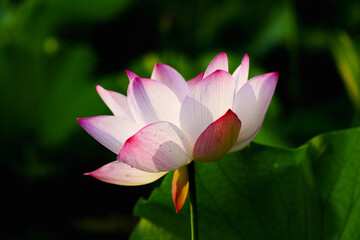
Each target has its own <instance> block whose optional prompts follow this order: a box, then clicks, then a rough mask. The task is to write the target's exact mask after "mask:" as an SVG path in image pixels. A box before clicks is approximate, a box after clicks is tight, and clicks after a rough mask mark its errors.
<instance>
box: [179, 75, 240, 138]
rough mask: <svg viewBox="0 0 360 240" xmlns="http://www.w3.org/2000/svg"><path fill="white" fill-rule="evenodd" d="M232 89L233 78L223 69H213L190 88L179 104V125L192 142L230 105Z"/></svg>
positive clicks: (233, 85) (232, 94)
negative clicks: (212, 71) (180, 104)
mask: <svg viewBox="0 0 360 240" xmlns="http://www.w3.org/2000/svg"><path fill="white" fill-rule="evenodd" d="M234 89H235V83H234V81H233V78H232V77H231V75H230V74H229V73H228V72H225V71H223V70H217V71H215V72H214V73H212V74H211V75H209V76H208V77H206V78H204V79H202V80H200V81H199V82H198V83H197V84H196V85H195V86H194V87H193V88H191V89H190V92H189V93H188V95H187V96H186V97H185V99H184V101H183V103H182V106H181V110H180V125H181V129H182V130H183V131H184V132H185V133H186V135H187V136H188V137H189V140H190V141H191V143H192V144H194V143H195V141H196V140H197V138H198V137H199V136H200V134H201V133H202V132H203V131H204V130H205V128H207V126H209V125H210V124H211V123H212V122H214V121H215V120H216V119H218V118H219V117H221V116H222V115H224V114H225V113H226V111H227V110H228V109H230V108H231V107H232V104H233V96H234Z"/></svg>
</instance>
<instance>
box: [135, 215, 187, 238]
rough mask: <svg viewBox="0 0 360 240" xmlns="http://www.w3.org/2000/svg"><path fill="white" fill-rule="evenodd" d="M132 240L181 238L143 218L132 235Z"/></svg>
mask: <svg viewBox="0 0 360 240" xmlns="http://www.w3.org/2000/svg"><path fill="white" fill-rule="evenodd" d="M131 238H132V239H141V240H180V239H181V238H179V237H177V236H175V235H173V234H171V233H169V232H168V231H166V230H165V229H163V228H161V227H159V226H157V225H155V224H153V223H152V222H149V221H148V220H146V219H144V218H142V219H140V222H139V224H138V225H137V226H136V228H135V230H134V231H133V233H132V235H131Z"/></svg>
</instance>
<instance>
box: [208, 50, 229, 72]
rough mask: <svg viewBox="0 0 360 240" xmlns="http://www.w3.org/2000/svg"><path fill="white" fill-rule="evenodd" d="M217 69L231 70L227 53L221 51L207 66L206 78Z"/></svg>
mask: <svg viewBox="0 0 360 240" xmlns="http://www.w3.org/2000/svg"><path fill="white" fill-rule="evenodd" d="M216 70H224V71H226V72H228V71H229V69H228V59H227V56H226V53H219V54H218V55H217V56H216V57H215V58H214V59H213V60H212V61H211V63H210V64H209V66H208V67H207V69H206V71H205V74H204V78H206V77H207V76H209V75H210V74H212V73H213V72H215V71H216Z"/></svg>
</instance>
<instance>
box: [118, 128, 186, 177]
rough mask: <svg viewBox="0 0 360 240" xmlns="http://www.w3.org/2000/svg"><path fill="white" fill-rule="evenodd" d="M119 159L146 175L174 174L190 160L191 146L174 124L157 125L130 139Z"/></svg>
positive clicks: (142, 130)
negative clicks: (152, 173) (170, 172)
mask: <svg viewBox="0 0 360 240" xmlns="http://www.w3.org/2000/svg"><path fill="white" fill-rule="evenodd" d="M118 160H119V161H122V162H125V163H127V164H129V165H131V166H133V167H135V168H137V169H140V170H143V171H147V172H164V171H172V170H175V169H178V168H180V167H182V166H184V165H186V164H188V163H189V162H190V161H191V147H190V143H189V141H188V140H187V137H186V135H185V134H184V133H183V132H182V131H181V130H180V129H179V128H178V127H176V126H175V125H174V124H171V123H169V122H156V123H153V124H149V125H147V126H146V127H144V128H142V129H141V130H140V131H139V132H137V133H136V134H135V135H133V136H132V137H131V138H129V139H128V140H127V141H126V142H125V144H124V146H123V148H122V149H121V151H120V153H119V155H118Z"/></svg>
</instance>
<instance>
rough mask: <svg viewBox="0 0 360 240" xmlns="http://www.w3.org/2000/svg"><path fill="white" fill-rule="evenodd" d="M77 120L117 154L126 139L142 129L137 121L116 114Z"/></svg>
mask: <svg viewBox="0 0 360 240" xmlns="http://www.w3.org/2000/svg"><path fill="white" fill-rule="evenodd" d="M77 120H78V122H79V124H80V126H82V127H83V128H84V129H85V130H86V131H87V132H88V133H89V134H90V135H91V136H93V137H94V138H95V139H96V140H97V141H98V142H100V143H101V144H102V145H104V146H105V147H107V148H108V149H110V150H111V151H113V152H114V153H115V154H119V152H120V149H121V148H122V146H123V145H124V143H125V141H126V139H128V138H129V137H130V136H132V135H133V134H134V133H136V132H137V131H139V130H140V126H139V125H138V124H136V123H135V122H133V121H131V120H129V119H126V118H119V117H116V116H96V117H89V118H78V119H77Z"/></svg>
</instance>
